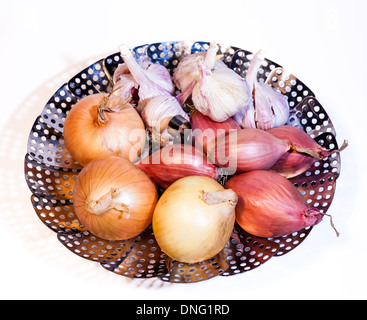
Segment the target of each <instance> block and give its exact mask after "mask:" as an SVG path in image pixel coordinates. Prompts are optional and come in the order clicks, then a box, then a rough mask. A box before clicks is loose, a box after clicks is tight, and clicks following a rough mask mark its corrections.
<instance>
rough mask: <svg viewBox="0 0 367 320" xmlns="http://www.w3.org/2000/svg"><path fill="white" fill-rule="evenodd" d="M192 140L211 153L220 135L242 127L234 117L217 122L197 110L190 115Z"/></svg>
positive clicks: (205, 151) (197, 146) (196, 145)
mask: <svg viewBox="0 0 367 320" xmlns="http://www.w3.org/2000/svg"><path fill="white" fill-rule="evenodd" d="M190 122H191V128H192V140H193V143H194V144H195V147H196V148H199V149H201V150H203V152H204V153H206V154H207V153H209V152H210V151H211V150H212V149H213V148H214V146H215V144H216V142H217V137H218V135H221V134H228V133H229V132H230V131H231V130H240V129H241V127H240V126H239V125H238V124H237V122H236V121H234V120H233V119H232V118H228V119H227V120H225V121H222V122H217V121H214V120H212V119H211V118H210V117H208V116H205V115H203V114H202V113H201V112H200V111H197V110H195V111H194V112H193V113H192V114H191V116H190Z"/></svg>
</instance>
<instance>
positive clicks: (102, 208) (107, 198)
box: [86, 188, 129, 215]
mask: <svg viewBox="0 0 367 320" xmlns="http://www.w3.org/2000/svg"><path fill="white" fill-rule="evenodd" d="M119 194H120V191H119V189H116V188H112V189H111V191H110V192H108V193H107V194H106V195H104V196H103V197H102V198H100V199H99V200H97V201H95V200H91V199H89V200H88V201H87V203H86V206H87V210H88V211H89V212H91V213H93V214H95V215H99V214H102V213H104V212H106V211H108V210H111V209H115V210H118V211H121V213H122V214H127V215H128V214H129V208H128V207H127V206H126V205H125V204H123V203H118V202H114V199H116V198H117V197H118V195H119Z"/></svg>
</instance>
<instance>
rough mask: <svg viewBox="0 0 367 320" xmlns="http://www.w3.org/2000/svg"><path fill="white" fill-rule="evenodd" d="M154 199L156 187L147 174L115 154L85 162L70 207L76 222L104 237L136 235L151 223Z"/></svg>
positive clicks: (128, 237) (115, 237)
mask: <svg viewBox="0 0 367 320" xmlns="http://www.w3.org/2000/svg"><path fill="white" fill-rule="evenodd" d="M157 200H158V193H157V189H156V187H155V185H154V184H153V182H151V180H150V179H149V178H148V176H147V175H146V174H145V173H144V172H142V171H141V170H140V169H139V168H137V167H136V166H135V165H134V164H132V163H131V162H130V161H129V160H126V159H123V158H120V157H116V156H108V157H103V158H99V159H97V160H94V161H91V162H90V163H88V165H86V166H85V167H84V168H83V170H82V171H81V172H80V174H79V175H78V177H77V179H76V181H75V185H74V209H75V213H76V215H77V216H78V218H79V220H80V222H81V223H82V224H83V225H84V226H85V227H86V229H87V230H89V231H90V232H91V233H93V234H94V235H96V236H98V237H101V238H103V239H106V240H126V239H130V238H132V237H135V236H137V235H139V234H140V233H141V232H142V231H144V230H145V229H146V228H147V227H148V226H149V224H150V223H151V220H152V215H153V211H154V207H155V205H156V203H157Z"/></svg>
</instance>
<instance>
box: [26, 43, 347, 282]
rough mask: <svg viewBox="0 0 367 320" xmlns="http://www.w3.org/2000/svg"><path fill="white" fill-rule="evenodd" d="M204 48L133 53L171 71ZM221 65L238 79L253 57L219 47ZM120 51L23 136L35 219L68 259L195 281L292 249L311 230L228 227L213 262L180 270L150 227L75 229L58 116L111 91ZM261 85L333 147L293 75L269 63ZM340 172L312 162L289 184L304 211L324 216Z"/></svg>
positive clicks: (71, 165)
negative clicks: (97, 231)
mask: <svg viewBox="0 0 367 320" xmlns="http://www.w3.org/2000/svg"><path fill="white" fill-rule="evenodd" d="M208 46H209V43H208V42H193V41H180V42H162V43H154V44H147V45H142V46H139V47H136V48H133V51H134V53H135V55H136V56H141V55H148V56H149V57H150V58H152V60H153V61H154V62H156V63H160V64H162V65H164V66H166V67H167V68H168V69H169V70H170V72H171V73H173V71H174V69H175V67H176V66H177V64H178V62H179V61H180V59H182V58H183V57H184V56H186V55H188V54H190V53H193V52H197V51H205V50H207V48H208ZM220 50H221V51H222V52H221V53H222V54H223V55H224V57H223V59H224V62H225V63H226V64H227V65H228V66H229V67H230V68H232V69H233V70H234V71H236V72H237V73H238V74H240V75H241V76H245V75H246V72H247V69H248V66H249V62H250V61H251V59H252V56H253V55H252V53H251V52H249V51H246V50H243V49H240V48H236V47H228V48H226V47H221V46H220ZM122 62H123V61H122V58H121V56H120V54H119V53H115V54H112V55H109V56H107V57H106V58H103V59H101V60H99V61H96V62H95V63H93V64H92V65H90V66H89V67H87V68H85V69H84V70H82V71H81V72H79V73H78V74H76V75H75V76H74V77H73V78H71V79H70V80H69V81H68V82H67V83H65V84H63V85H62V86H61V87H60V88H59V89H58V90H57V91H56V92H55V93H54V95H53V96H52V97H51V98H50V99H49V101H48V102H47V103H46V105H45V106H44V108H43V109H42V110H41V114H40V115H39V116H38V117H37V118H36V120H35V122H34V125H33V127H32V129H31V132H30V134H29V140H28V150H27V154H26V156H25V165H24V167H25V178H26V182H27V184H28V186H29V189H30V191H31V192H32V196H31V201H32V204H33V207H34V209H35V212H36V214H37V215H38V217H39V218H40V220H41V221H42V222H43V223H44V224H45V225H46V226H47V227H48V228H50V229H51V230H52V231H54V232H55V235H56V236H57V237H58V239H59V240H60V242H61V244H63V245H64V246H65V247H66V248H68V249H69V250H70V251H71V252H73V253H74V254H76V255H78V256H80V257H82V258H84V259H88V260H90V261H93V262H95V263H99V264H101V266H102V267H103V268H104V269H106V270H108V271H111V272H114V273H116V274H119V275H122V276H126V277H130V278H152V277H157V278H159V279H161V280H163V281H169V282H182V283H188V282H197V281H202V280H206V279H210V278H213V277H215V276H218V275H221V276H231V275H235V274H240V273H244V272H247V271H250V270H252V269H255V268H257V267H259V266H260V265H262V264H263V263H265V262H267V261H269V259H270V258H272V257H279V256H282V255H284V254H287V253H289V252H290V251H292V250H293V249H295V248H296V247H297V246H298V245H300V243H301V242H303V241H304V240H305V238H306V237H307V236H308V234H309V233H310V232H311V230H312V228H306V229H303V230H300V231H298V232H295V233H293V234H290V235H288V236H284V237H278V238H271V239H264V238H259V237H255V236H253V235H251V234H248V233H247V232H245V231H243V230H242V229H241V228H240V227H239V226H238V225H236V226H235V228H234V230H233V233H232V236H231V238H230V240H229V242H228V243H227V245H226V247H225V248H224V249H223V250H222V251H221V252H220V253H219V254H218V255H216V256H215V257H213V258H211V259H209V260H206V261H203V262H199V263H195V264H187V263H181V262H179V261H171V260H169V259H167V257H166V255H165V254H164V253H163V252H162V251H161V249H160V248H159V246H158V244H157V242H156V240H155V238H154V234H153V231H152V228H151V226H149V227H148V228H147V229H146V230H145V231H144V232H143V233H142V234H140V235H139V236H137V237H136V238H133V239H130V240H125V241H107V240H104V239H101V238H99V237H97V236H95V235H93V234H91V233H90V232H89V231H88V230H86V229H85V227H84V226H82V225H81V224H80V222H79V220H78V218H77V216H76V214H75V212H74V210H73V186H74V182H75V179H76V178H77V176H78V173H79V172H80V170H81V169H82V166H81V165H80V164H78V163H77V162H76V161H75V160H74V159H73V158H72V157H71V155H70V153H69V152H68V150H67V148H66V147H65V144H64V139H63V128H64V121H65V118H66V116H67V114H68V112H69V111H70V109H71V108H72V107H73V105H74V104H75V103H76V102H77V101H78V100H79V99H81V98H83V97H84V96H86V95H89V94H93V93H97V92H98V91H109V90H111V88H112V86H113V83H112V75H113V73H114V71H115V69H116V68H117V66H118V64H119V63H122ZM258 79H259V81H265V82H267V83H268V84H270V85H272V86H273V87H274V88H275V89H277V90H280V91H281V92H282V93H283V94H284V95H286V96H287V97H288V101H289V107H290V110H291V113H290V117H289V119H288V124H289V125H293V126H297V127H299V128H302V129H303V130H304V131H305V132H307V133H308V134H309V135H310V136H311V137H312V138H314V139H315V140H316V141H317V142H318V143H319V144H320V145H321V146H323V147H325V148H326V149H329V150H335V149H338V144H337V141H336V132H335V129H334V126H333V124H332V122H331V120H330V118H329V116H328V115H327V113H326V111H325V110H324V108H323V107H322V106H321V104H320V102H319V101H318V100H317V99H316V97H315V95H314V93H313V92H312V91H311V89H309V88H308V87H307V86H306V85H305V84H304V83H302V82H301V81H300V80H299V79H297V78H296V77H295V76H294V75H292V74H290V73H288V72H287V71H286V70H285V69H283V68H282V67H281V66H280V65H278V64H277V63H275V62H273V61H270V60H268V59H266V60H265V62H264V63H263V66H262V68H261V69H260V71H259V73H258ZM339 174H340V155H339V153H334V154H332V155H331V156H329V157H328V158H325V159H323V160H321V161H318V162H316V163H315V164H314V165H313V166H312V167H311V168H310V169H309V170H307V171H306V172H305V173H303V174H301V175H299V176H297V177H294V178H292V179H290V180H291V181H292V182H293V184H294V185H295V186H296V187H297V188H298V190H299V191H300V192H301V193H302V195H303V196H304V197H305V199H307V202H308V203H309V205H310V206H314V207H317V208H318V209H319V210H320V211H322V212H326V211H327V210H328V209H329V207H330V204H331V202H332V200H333V196H334V192H335V186H336V180H337V178H338V177H339Z"/></svg>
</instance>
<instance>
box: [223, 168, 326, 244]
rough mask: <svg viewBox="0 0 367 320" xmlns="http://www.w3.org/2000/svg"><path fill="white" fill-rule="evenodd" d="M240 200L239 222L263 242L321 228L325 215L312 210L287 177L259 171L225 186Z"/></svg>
mask: <svg viewBox="0 0 367 320" xmlns="http://www.w3.org/2000/svg"><path fill="white" fill-rule="evenodd" d="M225 188H229V189H232V190H233V191H234V192H236V194H237V196H238V203H237V206H236V221H237V223H238V224H239V225H240V226H241V228H242V229H244V230H245V231H246V232H248V233H250V234H252V235H254V236H258V237H263V238H269V237H280V236H285V235H289V234H291V233H293V232H296V231H299V230H301V229H303V228H306V227H310V226H314V225H316V224H318V223H319V222H320V221H321V220H322V218H323V214H322V213H320V211H319V210H318V209H316V208H311V207H309V206H308V204H307V202H306V200H305V199H304V198H303V197H302V195H301V193H300V192H299V191H298V190H297V189H296V188H295V187H294V186H293V184H292V183H291V182H290V181H289V180H288V179H286V178H284V177H283V176H281V175H279V174H277V173H274V172H271V171H268V170H255V171H251V172H246V173H243V174H240V175H235V176H233V177H232V178H230V179H229V181H228V182H227V183H226V184H225Z"/></svg>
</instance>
